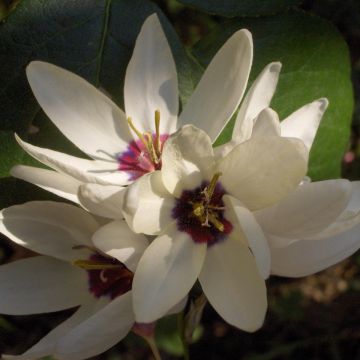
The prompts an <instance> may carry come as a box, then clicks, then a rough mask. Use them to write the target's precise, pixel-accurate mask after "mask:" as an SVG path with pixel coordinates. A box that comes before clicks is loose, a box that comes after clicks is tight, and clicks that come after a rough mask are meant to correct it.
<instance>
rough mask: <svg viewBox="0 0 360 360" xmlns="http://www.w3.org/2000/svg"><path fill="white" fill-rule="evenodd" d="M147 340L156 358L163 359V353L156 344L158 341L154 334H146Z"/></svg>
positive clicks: (156, 359)
mask: <svg viewBox="0 0 360 360" xmlns="http://www.w3.org/2000/svg"><path fill="white" fill-rule="evenodd" d="M144 339H145V341H146V342H147V344H148V345H149V348H150V349H151V352H152V354H153V355H154V358H155V360H161V355H160V352H159V349H158V348H157V346H156V342H155V339H154V337H153V336H144Z"/></svg>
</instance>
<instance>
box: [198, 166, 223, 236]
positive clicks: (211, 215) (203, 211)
mask: <svg viewBox="0 0 360 360" xmlns="http://www.w3.org/2000/svg"><path fill="white" fill-rule="evenodd" d="M220 176H221V173H220V172H218V173H216V174H215V175H214V176H213V177H212V179H211V181H210V184H209V185H208V186H206V187H205V188H204V190H203V191H202V192H201V194H202V195H203V196H204V198H203V200H202V201H200V202H195V203H192V207H193V211H192V212H193V215H195V216H196V217H197V218H198V219H199V220H200V222H201V225H202V226H206V227H211V225H212V226H214V227H215V228H216V229H217V230H219V231H221V232H223V231H224V224H223V223H222V222H221V221H220V220H219V219H218V211H219V210H223V208H222V207H219V206H213V205H211V202H212V198H213V195H214V191H215V188H216V184H217V182H218V180H219V178H220Z"/></svg>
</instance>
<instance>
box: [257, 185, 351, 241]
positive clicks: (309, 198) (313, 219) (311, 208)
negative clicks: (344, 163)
mask: <svg viewBox="0 0 360 360" xmlns="http://www.w3.org/2000/svg"><path fill="white" fill-rule="evenodd" d="M351 190H352V188H351V183H350V182H349V181H348V180H341V179H340V180H326V181H319V182H313V183H307V184H303V185H301V186H299V187H298V188H297V189H296V190H295V191H294V192H292V193H291V194H289V196H287V197H286V198H285V199H283V200H282V201H281V202H280V203H278V204H276V205H274V206H272V207H269V208H266V209H263V210H260V211H258V212H257V213H256V218H257V220H258V222H259V223H260V225H261V227H262V228H263V230H264V231H265V232H267V233H269V234H271V235H275V236H279V237H285V238H291V239H298V238H304V237H309V236H313V235H316V234H317V233H318V232H319V231H321V230H323V229H325V228H326V227H328V226H329V225H330V224H332V223H333V222H334V221H335V220H336V219H337V218H338V217H339V215H340V214H341V213H342V212H343V211H344V209H345V208H346V206H347V204H348V202H349V199H350V196H351Z"/></svg>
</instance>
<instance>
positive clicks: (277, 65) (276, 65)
mask: <svg viewBox="0 0 360 360" xmlns="http://www.w3.org/2000/svg"><path fill="white" fill-rule="evenodd" d="M268 67H269V71H270V72H274V73H279V72H280V71H281V68H282V63H281V62H280V61H274V62H272V63H270V64H269V65H268Z"/></svg>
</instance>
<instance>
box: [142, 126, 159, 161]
mask: <svg viewBox="0 0 360 360" xmlns="http://www.w3.org/2000/svg"><path fill="white" fill-rule="evenodd" d="M144 136H145V137H146V140H147V143H148V149H147V150H148V153H149V155H150V159H151V160H152V161H153V163H155V164H158V163H159V158H158V156H157V154H156V151H155V148H154V143H153V138H152V135H151V134H150V133H149V132H146V133H144Z"/></svg>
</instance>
